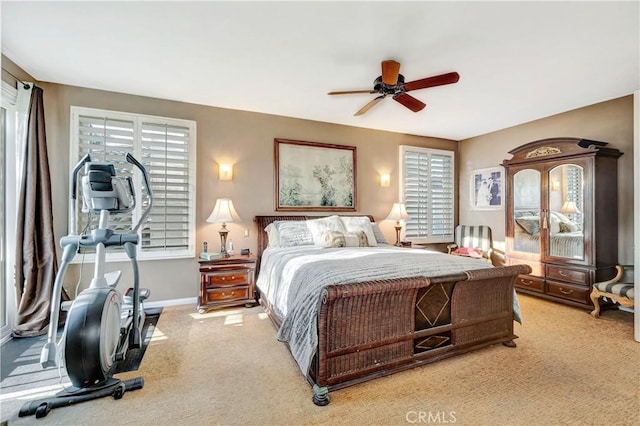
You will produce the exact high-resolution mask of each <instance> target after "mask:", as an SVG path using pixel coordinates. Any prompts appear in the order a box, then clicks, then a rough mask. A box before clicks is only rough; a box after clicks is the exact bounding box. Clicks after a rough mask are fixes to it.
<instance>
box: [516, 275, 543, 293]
mask: <svg viewBox="0 0 640 426" xmlns="http://www.w3.org/2000/svg"><path fill="white" fill-rule="evenodd" d="M515 286H516V287H518V288H522V289H527V290H531V291H537V292H538V293H544V280H543V279H540V278H537V277H533V276H531V275H518V277H517V278H516V282H515Z"/></svg>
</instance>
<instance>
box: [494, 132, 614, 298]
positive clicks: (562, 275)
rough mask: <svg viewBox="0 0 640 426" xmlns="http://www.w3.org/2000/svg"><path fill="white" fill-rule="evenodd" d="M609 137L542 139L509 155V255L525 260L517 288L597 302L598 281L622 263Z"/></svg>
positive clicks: (511, 259)
mask: <svg viewBox="0 0 640 426" xmlns="http://www.w3.org/2000/svg"><path fill="white" fill-rule="evenodd" d="M606 146H607V143H605V142H599V141H592V140H588V139H578V138H551V139H543V140H539V141H535V142H530V143H528V144H525V145H522V146H520V147H518V148H516V149H514V150H512V151H510V152H509V153H510V154H512V155H513V157H512V158H511V159H510V160H504V161H503V163H502V165H503V166H504V167H505V171H506V180H505V183H506V194H507V200H506V210H505V217H506V228H505V229H506V237H507V244H506V259H507V263H508V264H510V265H513V264H521V263H523V264H527V265H530V266H531V267H532V269H533V272H532V273H531V275H526V276H520V277H518V279H517V281H516V289H517V290H518V291H520V292H522V293H527V294H532V295H536V296H540V297H543V298H546V299H549V300H554V301H558V302H562V303H565V304H569V305H573V306H578V307H584V308H591V307H592V306H593V305H592V303H591V299H590V298H589V294H590V293H591V288H592V286H593V283H595V282H599V281H604V280H607V279H609V278H611V277H613V276H614V275H615V265H616V263H617V262H618V187H617V178H618V158H619V157H620V156H621V155H622V153H621V152H620V151H618V150H617V149H612V148H607V147H606Z"/></svg>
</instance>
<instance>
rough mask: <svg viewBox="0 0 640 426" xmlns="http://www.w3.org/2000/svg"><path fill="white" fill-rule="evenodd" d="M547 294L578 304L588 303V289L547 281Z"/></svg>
mask: <svg viewBox="0 0 640 426" xmlns="http://www.w3.org/2000/svg"><path fill="white" fill-rule="evenodd" d="M547 294H551V295H554V296H557V297H561V298H563V299H569V300H574V301H576V302H580V303H589V300H590V299H589V287H584V286H579V285H573V284H568V283H559V282H554V281H547Z"/></svg>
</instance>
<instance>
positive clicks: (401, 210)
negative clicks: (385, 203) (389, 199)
mask: <svg viewBox="0 0 640 426" xmlns="http://www.w3.org/2000/svg"><path fill="white" fill-rule="evenodd" d="M387 219H388V220H395V221H396V226H394V228H395V230H396V244H395V245H396V246H398V247H400V246H401V244H400V230H401V229H402V225H400V221H401V220H407V219H409V215H408V214H407V209H406V208H405V206H404V203H393V207H391V212H390V213H389V215H388V216H387Z"/></svg>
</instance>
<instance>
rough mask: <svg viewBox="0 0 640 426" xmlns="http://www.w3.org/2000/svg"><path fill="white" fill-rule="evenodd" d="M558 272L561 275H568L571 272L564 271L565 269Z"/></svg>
mask: <svg viewBox="0 0 640 426" xmlns="http://www.w3.org/2000/svg"><path fill="white" fill-rule="evenodd" d="M559 274H560V275H562V276H563V277H568V276H570V275H571V274H568V273H566V272H565V271H559Z"/></svg>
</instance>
